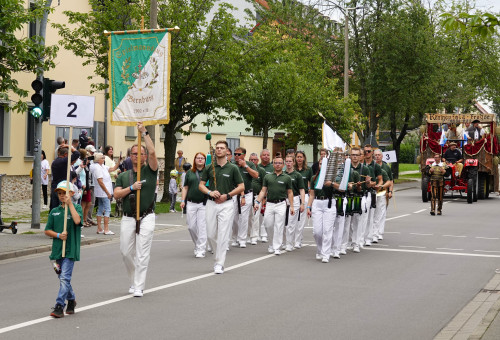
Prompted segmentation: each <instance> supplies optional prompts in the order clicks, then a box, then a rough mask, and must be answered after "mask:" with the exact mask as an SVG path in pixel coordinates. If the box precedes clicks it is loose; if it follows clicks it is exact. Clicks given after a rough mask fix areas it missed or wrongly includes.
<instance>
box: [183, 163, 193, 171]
mask: <svg viewBox="0 0 500 340" xmlns="http://www.w3.org/2000/svg"><path fill="white" fill-rule="evenodd" d="M182 169H184V171H189V169H191V163H184V165H183V166H182Z"/></svg>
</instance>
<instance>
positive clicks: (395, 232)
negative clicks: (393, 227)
mask: <svg viewBox="0 0 500 340" xmlns="http://www.w3.org/2000/svg"><path fill="white" fill-rule="evenodd" d="M384 233H385V234H401V232H400V231H385V232H384Z"/></svg>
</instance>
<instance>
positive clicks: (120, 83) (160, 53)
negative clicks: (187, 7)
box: [109, 30, 170, 126]
mask: <svg viewBox="0 0 500 340" xmlns="http://www.w3.org/2000/svg"><path fill="white" fill-rule="evenodd" d="M136 32H137V31H136ZM143 32H144V31H143ZM120 33H122V32H120ZM109 40H110V51H109V79H110V86H111V90H110V92H111V107H112V111H113V114H112V117H111V124H113V125H130V126H132V125H136V123H137V122H143V124H144V125H153V124H168V122H169V118H170V117H169V102H170V34H169V32H168V31H167V30H162V31H160V32H158V30H155V31H154V32H147V33H141V32H137V33H133V32H130V33H129V32H125V34H116V33H113V32H112V33H111V35H110V37H109Z"/></svg>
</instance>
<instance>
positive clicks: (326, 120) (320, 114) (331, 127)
mask: <svg viewBox="0 0 500 340" xmlns="http://www.w3.org/2000/svg"><path fill="white" fill-rule="evenodd" d="M318 115H319V116H320V117H321V118H323V119H324V121H325V122H326V123H327V124H328V126H329V127H330V129H332V130H333V131H334V132H335V133H336V134H337V136H339V137H340V139H342V141H343V142H344V143H346V145H348V146H349V148H351V144H349V143H347V142H346V141H345V139H344V138H342V136H341V135H340V133H339V132H338V131H337V130H336V129H335V128H334V127H333V124H332V123H331V122H329V121H328V119H326V118H325V116H323V114H322V113H321V112H319V111H318Z"/></svg>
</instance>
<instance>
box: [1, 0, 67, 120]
mask: <svg viewBox="0 0 500 340" xmlns="http://www.w3.org/2000/svg"><path fill="white" fill-rule="evenodd" d="M44 2H45V1H42V0H40V1H35V2H34V3H33V6H32V7H31V8H30V9H26V7H25V6H26V2H25V1H24V0H15V1H5V2H4V3H2V6H0V99H2V100H9V99H10V98H9V92H13V93H14V94H16V95H17V96H18V97H19V99H18V100H17V102H15V104H14V105H13V106H12V109H13V110H16V111H19V112H26V111H27V109H28V105H27V103H26V102H24V100H23V99H24V98H26V97H27V96H28V91H27V90H26V89H23V88H20V87H19V82H18V81H17V79H15V78H13V77H12V76H13V74H14V73H16V72H30V73H37V71H38V70H39V69H42V70H45V71H46V70H49V69H50V68H52V67H54V62H53V60H54V58H55V56H56V54H57V51H58V48H57V46H43V45H41V44H40V41H41V38H40V37H39V36H38V35H35V36H33V37H20V32H19V30H21V29H22V28H23V26H24V25H26V24H29V23H30V22H35V21H37V20H40V19H41V18H42V17H43V11H44Z"/></svg>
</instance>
